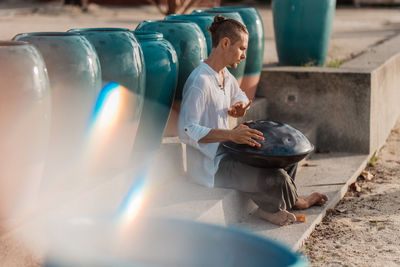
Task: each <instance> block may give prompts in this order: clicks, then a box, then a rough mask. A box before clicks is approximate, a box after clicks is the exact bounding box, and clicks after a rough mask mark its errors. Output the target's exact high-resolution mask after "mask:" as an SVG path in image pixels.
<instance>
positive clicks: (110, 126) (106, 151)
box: [70, 28, 146, 176]
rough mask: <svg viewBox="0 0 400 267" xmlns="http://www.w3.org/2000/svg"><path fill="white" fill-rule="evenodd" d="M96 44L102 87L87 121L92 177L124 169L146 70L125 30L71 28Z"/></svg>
mask: <svg viewBox="0 0 400 267" xmlns="http://www.w3.org/2000/svg"><path fill="white" fill-rule="evenodd" d="M70 32H78V33H80V34H81V35H83V36H85V37H86V38H87V39H88V40H89V41H90V43H91V44H92V45H93V46H94V47H95V49H96V52H97V55H98V57H99V60H100V66H101V71H102V79H103V83H104V84H105V86H104V87H103V89H102V92H101V93H100V94H99V96H98V99H97V102H96V107H95V110H94V112H93V116H92V119H91V121H90V132H91V136H90V137H89V138H90V141H91V145H90V150H91V151H90V153H88V154H89V155H90V156H88V157H90V160H89V161H90V163H91V166H93V168H92V171H93V172H94V174H93V175H94V176H97V175H102V174H104V173H106V172H107V171H108V170H111V169H120V168H126V167H127V166H129V164H130V163H129V160H130V157H131V153H132V148H133V143H134V141H135V137H136V133H137V129H138V124H139V118H140V114H141V111H142V108H143V102H144V93H145V82H146V71H145V63H144V56H143V52H142V49H141V47H140V45H139V43H138V41H137V39H136V37H135V35H134V34H133V33H132V32H130V31H129V30H128V29H121V28H88V29H74V30H70Z"/></svg>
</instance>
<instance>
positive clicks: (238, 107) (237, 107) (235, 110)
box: [228, 100, 253, 118]
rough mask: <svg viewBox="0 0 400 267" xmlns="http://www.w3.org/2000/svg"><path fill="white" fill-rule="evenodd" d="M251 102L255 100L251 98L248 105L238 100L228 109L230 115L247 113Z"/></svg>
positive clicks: (237, 116) (237, 115)
mask: <svg viewBox="0 0 400 267" xmlns="http://www.w3.org/2000/svg"><path fill="white" fill-rule="evenodd" d="M251 103H253V100H250V101H249V103H248V104H247V105H245V104H244V103H243V102H237V103H235V104H233V105H232V106H230V107H229V109H228V115H229V116H232V117H234V118H241V117H243V116H244V115H245V114H246V110H247V109H248V108H249V107H250V105H251Z"/></svg>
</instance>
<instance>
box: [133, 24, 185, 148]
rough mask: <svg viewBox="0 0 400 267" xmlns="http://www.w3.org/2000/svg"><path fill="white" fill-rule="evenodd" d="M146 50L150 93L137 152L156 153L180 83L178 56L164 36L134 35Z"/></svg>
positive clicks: (141, 123) (144, 33)
mask: <svg viewBox="0 0 400 267" xmlns="http://www.w3.org/2000/svg"><path fill="white" fill-rule="evenodd" d="M133 33H134V34H135V36H136V38H137V39H138V41H139V43H140V46H141V47H142V50H143V54H144V59H145V63H146V94H145V100H144V106H143V111H142V115H141V117H140V123H139V128H138V132H137V136H136V139H135V145H134V153H138V154H139V155H141V156H143V154H145V153H152V152H154V151H155V150H156V149H157V148H158V147H159V145H160V143H161V138H162V135H163V132H164V130H165V126H166V124H167V121H168V117H169V114H170V111H171V106H172V102H173V100H174V96H175V90H176V84H177V80H178V57H177V55H176V52H175V49H174V47H173V46H172V45H171V43H170V42H168V41H167V40H165V39H164V38H163V35H162V34H161V33H157V32H145V31H135V32H133Z"/></svg>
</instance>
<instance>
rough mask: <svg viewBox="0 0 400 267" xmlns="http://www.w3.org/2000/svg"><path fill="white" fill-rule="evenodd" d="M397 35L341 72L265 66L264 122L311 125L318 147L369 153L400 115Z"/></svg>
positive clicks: (261, 88) (261, 91) (260, 93)
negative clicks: (314, 131)
mask: <svg viewBox="0 0 400 267" xmlns="http://www.w3.org/2000/svg"><path fill="white" fill-rule="evenodd" d="M399 74H400V36H396V37H394V38H392V39H390V40H387V41H386V42H384V43H383V44H380V45H379V46H377V47H374V48H372V49H371V50H370V51H368V52H366V53H364V54H363V55H361V56H359V57H358V58H355V59H353V60H351V61H349V62H347V63H345V64H343V66H341V67H340V68H317V67H266V68H264V69H263V72H262V75H261V81H260V85H259V88H258V91H257V95H258V96H262V97H266V98H267V99H268V111H267V113H268V118H269V119H273V120H278V121H283V122H289V121H312V122H313V123H314V124H315V125H317V128H318V131H317V136H318V139H317V143H316V145H317V149H318V150H319V151H334V152H335V151H336V152H352V153H367V154H370V153H373V152H375V151H376V150H377V149H378V148H379V147H380V146H381V145H382V144H383V143H384V142H385V140H386V138H387V136H388V135H389V133H390V130H391V129H392V127H393V126H394V123H395V121H396V119H397V118H398V116H399V114H400V105H399V104H398V101H399V100H400V75H399Z"/></svg>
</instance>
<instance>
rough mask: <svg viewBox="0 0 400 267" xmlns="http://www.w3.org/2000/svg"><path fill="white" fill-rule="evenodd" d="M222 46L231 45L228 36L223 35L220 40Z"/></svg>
mask: <svg viewBox="0 0 400 267" xmlns="http://www.w3.org/2000/svg"><path fill="white" fill-rule="evenodd" d="M220 43H221V46H222V48H227V47H229V46H230V45H231V40H230V39H229V38H228V37H224V38H222V39H221V41H220Z"/></svg>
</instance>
